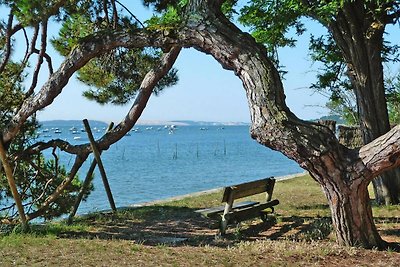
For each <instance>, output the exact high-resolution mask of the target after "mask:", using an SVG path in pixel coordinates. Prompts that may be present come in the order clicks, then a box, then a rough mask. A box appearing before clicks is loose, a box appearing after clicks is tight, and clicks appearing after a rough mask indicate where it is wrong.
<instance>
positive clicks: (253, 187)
mask: <svg viewBox="0 0 400 267" xmlns="http://www.w3.org/2000/svg"><path fill="white" fill-rule="evenodd" d="M274 184H275V180H274V179H273V177H270V178H265V179H261V180H257V181H252V182H247V183H243V184H239V185H233V186H228V187H226V188H225V191H224V195H223V197H222V202H227V201H228V198H229V195H230V194H233V199H238V198H243V197H247V196H252V195H256V194H259V193H263V192H266V191H267V189H268V191H271V192H272V190H273V188H274Z"/></svg>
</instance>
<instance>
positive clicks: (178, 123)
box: [39, 120, 250, 126]
mask: <svg viewBox="0 0 400 267" xmlns="http://www.w3.org/2000/svg"><path fill="white" fill-rule="evenodd" d="M89 122H90V123H91V124H104V125H107V124H108V123H109V122H104V121H99V120H89ZM39 123H40V124H43V125H55V126H61V125H75V126H77V125H81V124H82V121H80V120H45V121H39ZM115 123H117V122H115ZM149 125H151V126H163V125H176V126H249V125H250V123H249V122H217V121H192V120H171V121H162V120H139V121H138V122H137V123H136V126H149Z"/></svg>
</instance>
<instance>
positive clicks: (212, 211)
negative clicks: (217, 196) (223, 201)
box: [196, 201, 260, 217]
mask: <svg viewBox="0 0 400 267" xmlns="http://www.w3.org/2000/svg"><path fill="white" fill-rule="evenodd" d="M259 203H260V202H257V201H242V202H238V203H235V204H234V205H233V208H232V209H233V210H235V209H242V208H247V207H252V206H254V205H257V204H259ZM224 209H225V205H222V206H218V207H213V208H208V209H201V210H196V212H198V213H201V214H202V215H203V216H205V217H216V216H217V215H219V214H222V213H223V212H224Z"/></svg>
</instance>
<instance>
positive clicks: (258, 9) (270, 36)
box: [239, 0, 305, 60]
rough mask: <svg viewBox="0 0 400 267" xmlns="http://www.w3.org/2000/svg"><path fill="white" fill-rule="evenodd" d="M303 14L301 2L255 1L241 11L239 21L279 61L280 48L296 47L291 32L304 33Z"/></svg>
mask: <svg viewBox="0 0 400 267" xmlns="http://www.w3.org/2000/svg"><path fill="white" fill-rule="evenodd" d="M303 12H304V9H303V7H302V6H301V4H300V3H299V1H292V0H289V1H276V0H268V1H263V0H254V1H250V2H249V3H248V5H246V6H244V7H243V8H242V9H241V10H240V14H241V15H240V17H239V21H240V22H241V23H242V24H243V25H245V26H248V27H250V29H251V33H252V35H253V36H254V38H255V39H256V41H257V42H260V43H263V44H264V45H265V46H266V47H267V50H268V52H269V56H270V57H272V58H273V59H275V60H277V52H276V51H277V49H278V48H279V47H284V46H289V47H293V46H295V43H296V40H295V39H294V38H293V37H291V36H289V35H288V33H289V31H290V30H291V29H294V30H295V32H296V33H297V34H302V33H303V32H304V30H305V28H304V25H303V24H302V23H301V21H300V20H299V18H300V16H301V15H302V14H303Z"/></svg>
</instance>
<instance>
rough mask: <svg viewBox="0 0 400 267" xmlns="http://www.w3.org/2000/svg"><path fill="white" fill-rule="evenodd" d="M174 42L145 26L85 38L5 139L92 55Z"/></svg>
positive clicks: (17, 117)
mask: <svg viewBox="0 0 400 267" xmlns="http://www.w3.org/2000/svg"><path fill="white" fill-rule="evenodd" d="M174 43H177V40H176V39H172V38H170V37H169V36H168V33H165V34H164V32H163V31H154V32H147V31H144V30H137V31H127V32H117V33H108V32H101V33H98V34H95V35H94V36H91V37H88V38H86V39H84V40H82V42H81V44H82V45H81V46H78V47H77V48H75V49H74V50H73V51H71V53H70V55H69V56H68V57H67V58H66V59H65V61H64V62H63V63H62V64H61V66H60V67H59V69H58V70H57V71H56V72H54V73H53V74H52V75H50V77H49V79H48V81H47V82H46V83H45V84H44V85H43V87H42V88H41V90H40V91H39V92H38V93H37V94H36V95H32V96H31V97H29V98H27V99H26V100H25V101H24V103H23V104H22V106H21V108H20V109H19V111H18V112H17V113H16V115H15V116H14V118H13V119H12V120H11V121H10V123H9V124H8V125H7V127H6V129H5V131H4V133H3V141H4V143H5V144H7V143H8V142H10V141H11V140H12V139H13V138H14V137H15V135H16V134H17V133H18V131H19V128H20V127H21V126H22V125H23V123H24V122H25V121H26V119H27V118H28V117H29V116H31V115H32V114H33V113H35V112H36V111H38V110H39V109H42V108H44V107H46V106H48V105H49V104H51V103H52V102H53V101H54V99H55V98H56V97H57V96H58V95H59V94H60V93H61V91H62V89H63V88H64V87H65V85H66V84H67V83H68V81H69V79H70V78H71V76H72V75H73V74H74V73H75V72H76V71H77V70H79V69H80V68H81V67H82V66H84V65H85V64H86V63H87V62H88V61H89V60H90V59H92V58H94V57H96V56H99V55H101V54H104V53H106V52H108V51H110V50H112V49H114V48H116V47H128V48H134V47H140V48H142V47H147V46H154V47H163V48H168V47H171V45H173V44H174Z"/></svg>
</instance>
